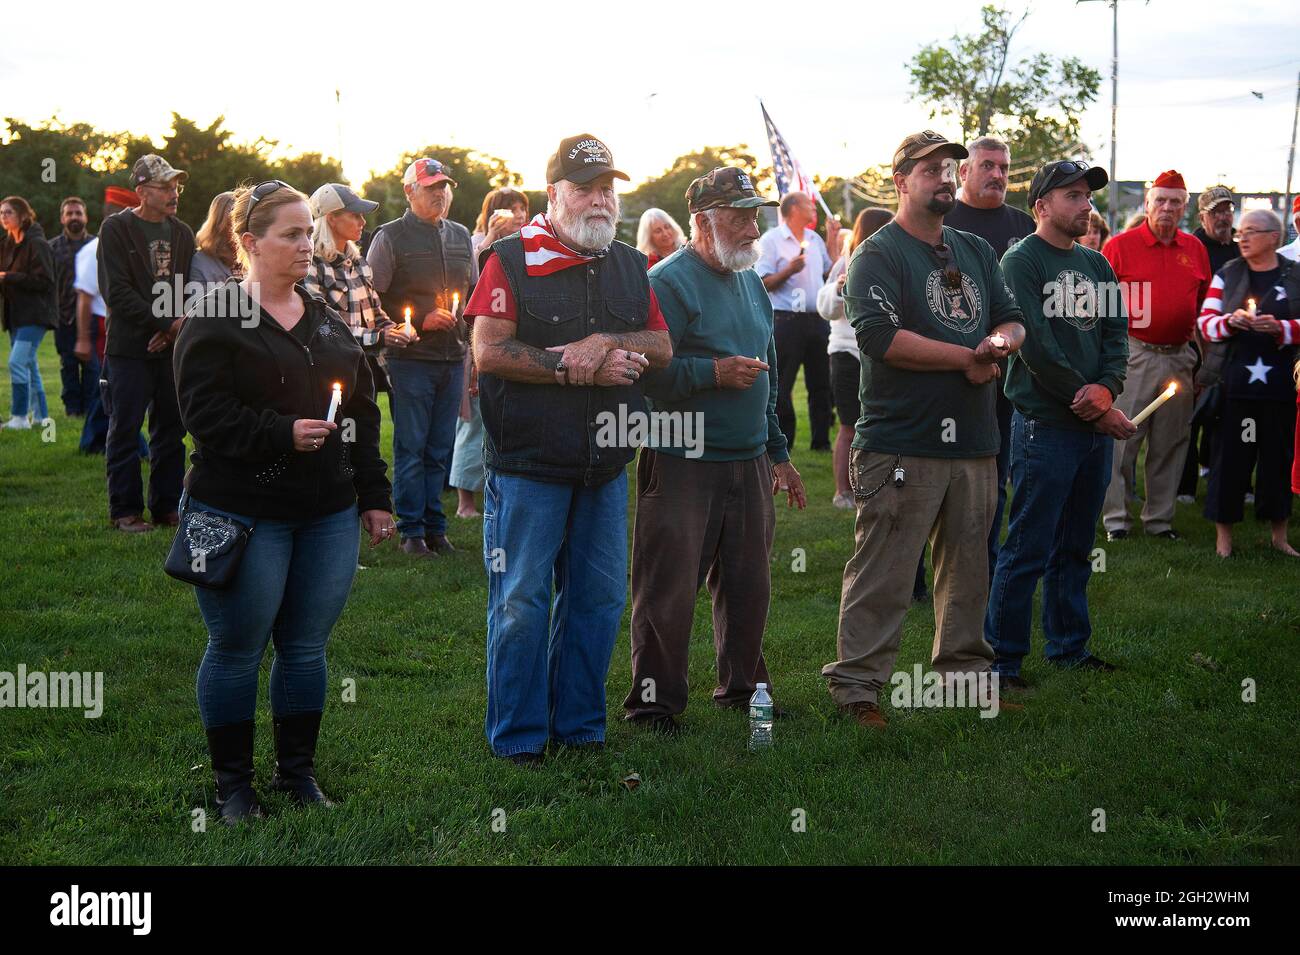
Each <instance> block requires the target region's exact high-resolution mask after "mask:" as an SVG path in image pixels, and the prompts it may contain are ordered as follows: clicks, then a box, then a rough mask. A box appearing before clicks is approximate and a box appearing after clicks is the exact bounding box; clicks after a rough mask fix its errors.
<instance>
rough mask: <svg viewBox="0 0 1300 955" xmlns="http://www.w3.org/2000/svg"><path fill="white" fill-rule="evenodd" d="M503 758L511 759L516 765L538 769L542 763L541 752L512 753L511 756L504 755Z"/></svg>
mask: <svg viewBox="0 0 1300 955" xmlns="http://www.w3.org/2000/svg"><path fill="white" fill-rule="evenodd" d="M502 758H503V759H506V760H509V761H510V762H512V763H514V764H515V765H516V766H521V767H523V768H524V769H537V768H538V767H539V766H541V765H542V754H541V753H511V754H510V755H509V756H504V757H502Z"/></svg>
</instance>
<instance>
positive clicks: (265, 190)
mask: <svg viewBox="0 0 1300 955" xmlns="http://www.w3.org/2000/svg"><path fill="white" fill-rule="evenodd" d="M281 188H283V189H292V188H293V186H291V185H289V184H288V183H287V182H281V181H280V180H279V179H268V180H266V181H265V182H259V183H258V184H257V185H256V186H254V187H253V196H252V198H251V199H249V200H248V214H247V215H246V216H245V217H244V223H245V226H244V231H248V226H247V223H249V222H252V221H253V209H255V208H256V207H257V204H258V203H259V202H261V201H262V200H263V199H265V198H266V197H267V196H269V195H270V194H271V193H273V192H275V191H276V190H277V189H281Z"/></svg>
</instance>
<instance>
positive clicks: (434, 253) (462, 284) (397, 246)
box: [379, 209, 474, 361]
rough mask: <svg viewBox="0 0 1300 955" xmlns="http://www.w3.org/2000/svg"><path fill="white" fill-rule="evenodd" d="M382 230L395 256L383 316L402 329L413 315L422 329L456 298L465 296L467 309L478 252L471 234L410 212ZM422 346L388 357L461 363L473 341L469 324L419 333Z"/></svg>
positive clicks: (386, 352)
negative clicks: (408, 313) (422, 323)
mask: <svg viewBox="0 0 1300 955" xmlns="http://www.w3.org/2000/svg"><path fill="white" fill-rule="evenodd" d="M380 228H382V229H383V230H384V235H385V236H387V237H388V245H389V248H390V249H392V252H393V280H392V282H391V284H390V285H389V286H388V290H387V291H385V292H380V293H379V301H380V304H382V305H383V306H384V312H385V313H386V314H387V315H388V317H389V318H391V319H392V320H393V321H395V322H398V323H400V322H401V321H402V320H403V316H404V315H405V314H406V311H405V310H406V308H407V306H410V309H411V322H412V323H413V324H414V325H415V327H416V328H417V329H419V327H420V321H421V320H422V319H423V318H424V316H425V315H427V314H428V313H429V312H431V311H433V310H434V308H445V309H447V310H448V311H450V310H451V306H452V295H453V294H459V295H460V304H461V305H462V306H463V305H464V304H465V302H466V300H467V298H468V296H469V276H470V269H471V265H472V263H473V257H474V247H473V244H472V243H471V242H470V237H469V230H467V229H466V228H465V227H464V226H463V225H461V224H460V223H459V222H452V221H451V220H446V221H444V223H443V225H442V227H441V228H438V227H435V226H431V225H429V223H427V222H425V221H424V220H423V219H420V218H419V217H418V216H416V215H415V213H413V212H411V210H409V209H408V210H406V213H405V215H403V216H402V217H401V218H400V219H394V220H393V221H392V222H386V223H384V224H383V225H382V226H381V227H380ZM418 334H419V336H420V340H419V341H418V342H417V343H416V344H414V345H408V346H407V347H405V348H385V349H384V357H385V358H386V359H388V360H393V359H398V360H402V359H417V360H423V361H462V360H463V359H464V358H465V342H466V340H467V339H468V334H467V330H466V325H465V320H464V319H462V318H460V317H459V316H458V317H457V319H456V324H455V325H454V326H452V327H451V328H449V329H447V330H446V331H445V332H419V333H418Z"/></svg>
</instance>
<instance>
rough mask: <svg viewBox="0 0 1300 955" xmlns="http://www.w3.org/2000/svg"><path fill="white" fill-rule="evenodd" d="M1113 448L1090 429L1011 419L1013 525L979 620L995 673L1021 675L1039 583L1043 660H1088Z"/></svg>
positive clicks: (999, 556) (1106, 440) (999, 555)
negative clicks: (1095, 557) (1093, 584)
mask: <svg viewBox="0 0 1300 955" xmlns="http://www.w3.org/2000/svg"><path fill="white" fill-rule="evenodd" d="M1114 444H1115V442H1114V440H1113V439H1112V438H1109V437H1107V436H1106V435H1104V434H1100V433H1098V432H1095V431H1094V432H1087V431H1070V430H1067V429H1065V428H1056V427H1052V426H1051V425H1049V424H1047V423H1045V422H1043V421H1037V420H1034V419H1032V418H1025V417H1024V416H1023V415H1021V414H1020V412H1019V411H1017V412H1016V413H1015V416H1014V418H1013V420H1012V424H1011V484H1012V494H1011V524H1010V526H1009V527H1008V529H1007V539H1006V540H1005V541H1003V542H1002V549H1001V551H1000V552H999V553H998V566H997V570H996V571H995V572H994V575H993V589H992V590H991V591H990V593H989V608H988V612H987V614H986V615H985V618H984V639H985V640H987V641H988V643H989V646H991V647H992V648H993V652H994V654H995V655H996V659H995V660H994V663H993V669H995V670H997V671H998V672H1000V673H1005V674H1007V675H1008V676H1015V675H1018V674H1019V673H1020V661H1021V660H1022V659H1023V658H1024V656H1025V655H1026V654H1027V653H1028V652H1029V634H1030V630H1031V628H1032V626H1033V605H1034V590H1035V589H1036V588H1037V586H1038V579H1039V578H1040V577H1041V578H1043V635H1044V637H1045V638H1046V641H1047V648H1046V650H1047V659H1049V660H1051V661H1053V662H1056V663H1077V662H1078V661H1080V660H1084V659H1087V657H1088V656H1089V653H1088V638H1089V637H1091V636H1092V624H1091V623H1090V622H1089V620H1088V578H1089V577H1090V576H1091V575H1092V545H1093V541H1094V540H1095V538H1096V534H1097V519H1098V518H1099V517H1100V516H1101V508H1102V502H1103V501H1104V500H1105V497H1106V486H1107V484H1109V482H1110V466H1111V456H1112V454H1113V452H1114Z"/></svg>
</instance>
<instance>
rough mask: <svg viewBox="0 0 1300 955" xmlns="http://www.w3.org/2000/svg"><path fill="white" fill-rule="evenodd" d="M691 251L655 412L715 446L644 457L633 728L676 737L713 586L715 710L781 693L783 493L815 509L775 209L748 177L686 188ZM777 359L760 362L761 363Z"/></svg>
mask: <svg viewBox="0 0 1300 955" xmlns="http://www.w3.org/2000/svg"><path fill="white" fill-rule="evenodd" d="M686 202H687V209H688V210H689V211H690V214H691V241H690V243H689V244H688V245H686V246H685V247H684V248H683V249H682V250H681V251H679V252H678V253H677V254H675V255H671V256H669V257H668V258H667V259H666V260H664V261H663V262H662V263H660V264H659V265H657V266H655V267H654V268H653V269H652V270H651V271H650V285H651V288H653V289H654V290H655V293H656V296H657V298H658V300H659V301H660V302H661V303H662V305H663V311H664V317H665V319H666V320H667V322H668V328H669V333H670V334H671V335H672V337H673V343H672V345H673V359H672V361H671V362H669V364H668V367H667V368H665V369H664V370H663V371H656V372H650V373H649V374H648V375H647V376H646V379H645V381H646V385H645V387H646V394H647V395H648V396H649V397H650V399H651V401H652V402H653V407H654V410H655V411H657V412H666V413H668V414H671V415H675V416H681V417H682V418H683V419H686V418H694V419H696V420H700V421H704V422H706V423H707V430H705V432H704V436H703V437H704V442H703V447H702V448H695V449H692V448H689V447H687V446H686V445H685V443H684V442H681V441H672V440H669V441H666V442H659V443H658V444H657V445H656V446H654V447H644V448H642V449H641V455H640V458H639V460H638V461H637V506H636V530H635V534H634V537H633V540H632V689H631V691H630V692H629V693H628V695H627V698H626V699H625V700H624V701H623V708H624V709H625V710H626V711H627V719H628V720H630V721H632V722H634V723H636V724H639V725H641V726H644V727H646V728H648V729H652V730H655V731H656V732H662V733H668V734H671V733H673V732H674V731H675V730H676V729H677V723H676V719H675V718H676V716H677V715H678V714H680V713H681V712H682V711H683V710H685V709H686V694H687V663H688V658H689V653H688V650H689V646H690V638H691V624H692V621H693V619H694V616H695V596H696V594H697V593H698V592H699V589H700V585H701V584H703V583H704V582H705V581H706V580H707V582H708V586H709V595H710V597H711V598H712V602H713V631H714V638H713V639H714V645H715V646H716V648H717V686H716V688H715V689H714V691H713V702H714V704H715V705H716V706H720V707H723V708H727V709H733V710H735V709H745V708H747V707H748V704H749V698H750V696H752V695H753V693H754V688H755V686H756V685H757V684H758V683H764V682H767V683H770V680H769V677H768V673H767V665H766V664H765V663H764V661H763V629H764V627H765V626H766V624H767V610H768V600H769V597H770V596H771V589H772V580H771V564H770V562H769V558H770V556H771V552H772V535H773V533H774V531H775V529H776V513H775V508H774V507H773V506H772V495H773V494H777V493H780V492H781V491H784V492H785V493H786V497H787V503H788V504H789V505H790V506H793V505H795V504H797V505H798V506H799V507H800V508H803V507H804V506H805V505H806V500H805V497H804V489H803V481H802V480H801V479H800V477H799V472H798V471H797V470H795V467H794V465H793V464H792V463H791V462H790V452H789V450H788V449H787V448H786V444H785V435H783V434H782V433H781V428H780V426H779V425H778V423H777V420H776V394H777V387H776V375H775V367H774V366H775V364H776V361H777V358H776V339H775V336H774V335H773V331H772V310H771V304H770V303H769V301H768V298H767V294H766V293H765V291H764V289H763V283H762V281H761V280H760V279H759V278H758V275H757V274H755V272H754V268H753V266H754V263H755V262H756V261H757V259H758V249H757V241H758V210H759V208H760V207H761V206H774V205H776V202H775V201H773V200H770V199H764V198H763V197H762V196H760V195H759V194H758V193H757V192H756V191H755V189H754V184H753V183H752V182H751V181H750V178H749V176H748V175H746V174H745V172H744V171H743V170H741V169H736V168H729V167H720V168H718V169H714V170H713V171H712V172H710V173H709V174H708V175H707V176H701V177H700V178H699V179H696V180H695V181H694V182H692V183H691V185H690V188H689V189H688V190H687V191H686ZM760 354H761V355H764V356H766V358H765V359H764V360H760V359H759V358H757V357H753V358H751V357H750V356H751V355H754V356H757V355H760Z"/></svg>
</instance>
